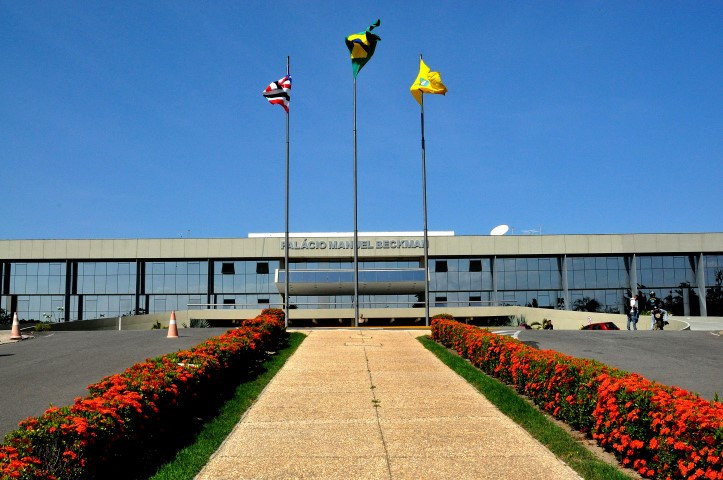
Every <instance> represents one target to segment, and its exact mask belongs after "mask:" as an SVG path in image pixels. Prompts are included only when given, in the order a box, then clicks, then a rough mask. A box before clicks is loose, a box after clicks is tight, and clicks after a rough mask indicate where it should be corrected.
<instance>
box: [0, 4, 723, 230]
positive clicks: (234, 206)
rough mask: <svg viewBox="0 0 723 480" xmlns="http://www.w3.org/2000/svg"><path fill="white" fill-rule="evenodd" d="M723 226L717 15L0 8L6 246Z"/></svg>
mask: <svg viewBox="0 0 723 480" xmlns="http://www.w3.org/2000/svg"><path fill="white" fill-rule="evenodd" d="M377 18H380V19H381V26H380V27H379V28H378V29H377V30H375V33H378V34H379V36H381V38H382V41H381V42H380V43H379V45H378V47H377V50H376V54H375V55H374V57H373V58H372V60H371V61H370V62H369V63H368V64H367V65H366V66H365V67H364V69H363V70H362V71H361V73H360V74H359V77H358V85H357V96H358V110H357V119H358V146H359V157H358V158H359V170H358V172H359V229H360V230H361V231H399V230H421V229H422V225H423V216H422V180H421V179H422V175H421V150H420V118H419V117H420V115H419V114H420V110H419V106H418V104H417V103H416V102H415V101H414V99H413V98H412V96H411V95H410V93H409V86H410V85H411V83H412V82H413V81H414V78H415V76H416V74H417V70H418V58H419V54H420V53H422V54H423V55H424V59H425V61H426V63H427V64H428V65H429V66H430V67H431V68H432V70H438V71H440V72H441V75H442V80H443V81H444V83H445V84H446V85H447V88H448V89H449V93H448V94H447V95H446V96H445V97H442V96H438V95H435V96H432V95H427V96H425V121H426V140H427V155H426V157H427V196H428V205H429V215H428V218H429V228H430V230H454V231H455V232H457V233H458V234H487V233H488V232H489V231H490V229H491V228H492V227H494V226H495V225H498V224H501V223H506V224H509V225H511V226H513V227H514V228H515V233H518V234H519V233H522V232H523V231H524V230H537V229H539V228H540V227H542V230H543V233H546V234H547V233H549V234H565V233H636V232H705V231H717V232H720V231H723V208H722V206H723V205H722V203H723V202H722V201H721V199H722V198H723V195H722V191H723V188H722V186H723V88H722V87H723V61H722V60H723V57H722V56H721V52H723V2H720V1H702V2H701V1H685V2H682V1H675V2H667V1H636V2H629V1H569V2H564V1H563V2H560V1H542V2H540V1H530V2H506V1H504V2H502V1H469V2H461V1H451V2H439V1H427V0H422V1H415V2H400V1H397V2H391V1H383V2H375V1H371V2H355V3H354V4H353V6H352V5H351V4H350V3H349V2H338V1H328V2H326V1H324V2H321V1H304V2H301V1H288V2H287V1H276V2H267V1H266V2H261V1H246V0H245V1H241V2H239V1H234V2H230V1H229V2H221V1H212V2H207V1H204V2H201V1H196V2H188V1H155V0H154V1H143V2H139V1H129V2H125V1H123V2H118V1H83V2H74V1H52V2H48V1H33V0H22V1H20V0H0V52H2V53H1V54H0V55H1V57H0V159H1V162H0V165H2V170H1V172H2V180H3V181H2V184H3V188H2V190H1V191H0V211H1V212H2V219H1V220H0V238H5V239H19V238H136V237H144V238H145V237H170V238H174V237H176V238H177V237H180V236H184V237H186V236H189V235H190V236H191V237H239V236H241V237H243V236H246V234H247V233H249V232H283V230H284V152H285V135H284V132H285V120H284V118H285V114H284V111H283V109H282V108H281V107H278V106H272V105H269V104H268V103H267V102H266V100H264V98H263V97H262V95H261V92H262V90H263V89H264V88H265V87H266V85H268V83H269V82H271V81H272V80H276V79H278V78H280V77H282V76H283V75H284V74H285V69H286V56H287V55H290V56H291V74H292V78H293V82H294V83H293V88H292V101H291V194H290V197H291V215H290V217H291V218H290V229H291V231H296V232H311V231H351V230H352V229H353V217H352V211H353V210H352V208H353V193H352V187H353V181H352V178H353V177H352V174H353V129H352V120H353V114H352V111H353V110H352V106H353V102H352V92H353V90H352V68H351V63H350V60H349V56H348V51H347V49H346V46H345V45H344V38H345V37H346V36H347V35H348V34H351V33H355V32H359V31H362V30H364V29H365V28H366V27H367V26H368V25H369V24H370V23H372V22H373V21H374V20H376V19H377Z"/></svg>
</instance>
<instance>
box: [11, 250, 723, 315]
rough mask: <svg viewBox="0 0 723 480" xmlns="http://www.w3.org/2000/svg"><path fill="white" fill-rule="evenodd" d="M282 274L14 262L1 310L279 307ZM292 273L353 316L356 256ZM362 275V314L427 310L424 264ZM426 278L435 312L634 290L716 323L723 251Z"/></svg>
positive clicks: (308, 264)
mask: <svg viewBox="0 0 723 480" xmlns="http://www.w3.org/2000/svg"><path fill="white" fill-rule="evenodd" d="M282 265H283V260H281V259H275V258H266V259H245V260H239V259H198V260H183V261H168V260H164V261H160V260H159V261H155V260H114V261H80V260H78V261H72V260H68V261H46V262H42V261H36V262H30V261H25V262H23V261H16V262H9V261H5V262H0V292H1V294H2V295H1V296H0V308H2V309H4V310H5V311H7V312H17V313H18V317H19V318H20V319H21V320H46V321H56V322H57V321H65V320H78V319H91V318H102V317H117V316H122V315H128V314H133V313H136V312H139V313H143V312H148V313H154V312H167V311H169V310H186V309H205V308H218V309H238V308H253V309H256V308H265V307H267V306H270V307H281V306H283V295H282V294H281V293H280V292H279V288H281V287H280V286H282V285H283V282H284V277H283V272H284V271H283V268H282ZM289 268H290V270H291V272H292V273H291V275H290V280H291V283H292V285H295V286H297V287H298V286H301V285H303V284H309V285H314V284H320V285H331V286H333V285H341V284H344V285H346V286H345V287H344V288H346V290H344V289H341V290H340V292H339V294H334V293H333V292H331V291H329V292H328V293H329V294H328V295H323V294H313V293H311V292H310V294H308V295H307V294H304V295H301V294H298V295H292V296H291V298H290V304H291V305H292V308H311V309H334V308H352V307H353V295H352V294H349V292H348V288H347V287H348V285H349V284H350V283H353V263H352V261H351V259H345V260H328V261H323V260H314V261H304V260H295V261H292V263H290V265H289ZM359 269H360V277H359V280H360V283H364V284H365V285H366V287H367V288H368V286H369V285H379V286H380V288H379V290H378V291H376V292H375V291H373V290H371V289H370V290H368V292H371V294H367V293H366V292H364V291H362V292H361V294H360V299H359V300H360V301H359V304H360V307H363V308H414V307H416V308H423V307H424V303H425V302H424V289H423V287H422V288H421V289H419V284H420V282H421V283H423V282H424V268H423V259H422V258H419V257H414V258H412V259H400V260H375V261H361V262H360V265H359ZM277 272H278V277H277V278H275V274H276V273H277ZM429 279H430V285H429V290H430V298H429V302H430V305H432V306H438V307H467V306H492V305H522V306H530V307H539V308H557V309H570V310H580V311H598V312H609V313H623V312H624V311H625V305H626V304H627V299H628V298H629V297H630V295H631V286H632V285H636V288H637V291H638V295H639V305H640V306H641V310H646V309H647V308H646V302H647V300H648V297H649V294H650V291H655V292H656V296H657V297H658V298H660V299H661V300H662V301H663V306H664V308H666V309H667V310H668V311H670V312H672V313H673V314H674V315H693V316H696V315H700V314H701V307H704V308H705V309H706V313H707V315H710V316H723V254H710V255H704V256H703V257H702V258H701V256H700V254H690V255H688V254H675V255H609V256H602V255H596V256H584V255H571V256H565V255H555V256H497V257H495V256H487V257H485V256H469V257H436V258H430V263H429ZM699 282H703V284H701V286H700V288H699V285H698V284H699ZM412 284H413V287H410V286H409V285H412ZM381 286H385V288H387V290H382V289H381ZM703 287H704V288H703ZM405 288H406V289H407V290H404V289H405ZM395 289H396V290H395ZM292 292H293V290H292ZM701 296H704V298H701ZM565 299H567V303H568V304H567V305H566V304H565V303H566V302H565Z"/></svg>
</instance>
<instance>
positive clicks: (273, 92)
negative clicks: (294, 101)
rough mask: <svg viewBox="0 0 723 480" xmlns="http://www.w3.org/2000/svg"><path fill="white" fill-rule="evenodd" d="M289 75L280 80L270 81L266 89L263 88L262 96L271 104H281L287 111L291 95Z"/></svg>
mask: <svg viewBox="0 0 723 480" xmlns="http://www.w3.org/2000/svg"><path fill="white" fill-rule="evenodd" d="M290 91H291V76H290V75H286V76H285V77H284V78H282V79H281V80H277V81H275V82H271V83H270V84H269V86H268V87H266V90H264V97H266V99H267V100H268V101H269V103H271V104H273V105H281V106H282V107H284V110H286V112H287V113H288V112H289V101H290V100H291V96H290V95H289V92H290Z"/></svg>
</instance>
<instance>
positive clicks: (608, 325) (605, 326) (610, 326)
mask: <svg viewBox="0 0 723 480" xmlns="http://www.w3.org/2000/svg"><path fill="white" fill-rule="evenodd" d="M580 330H620V328H618V326H617V325H615V324H614V323H613V322H600V323H591V324H590V325H585V326H584V327H582V328H581V329H580Z"/></svg>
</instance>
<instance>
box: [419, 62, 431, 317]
mask: <svg viewBox="0 0 723 480" xmlns="http://www.w3.org/2000/svg"><path fill="white" fill-rule="evenodd" d="M419 61H420V62H421V61H422V54H421V53H420V54H419ZM419 93H420V95H419V98H420V99H421V101H420V102H419V104H420V105H421V107H422V111H421V123H422V204H423V207H422V209H423V210H424V325H425V326H427V327H428V326H429V241H428V240H429V238H428V233H427V160H426V157H425V145H424V92H421V91H420V92H419Z"/></svg>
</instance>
